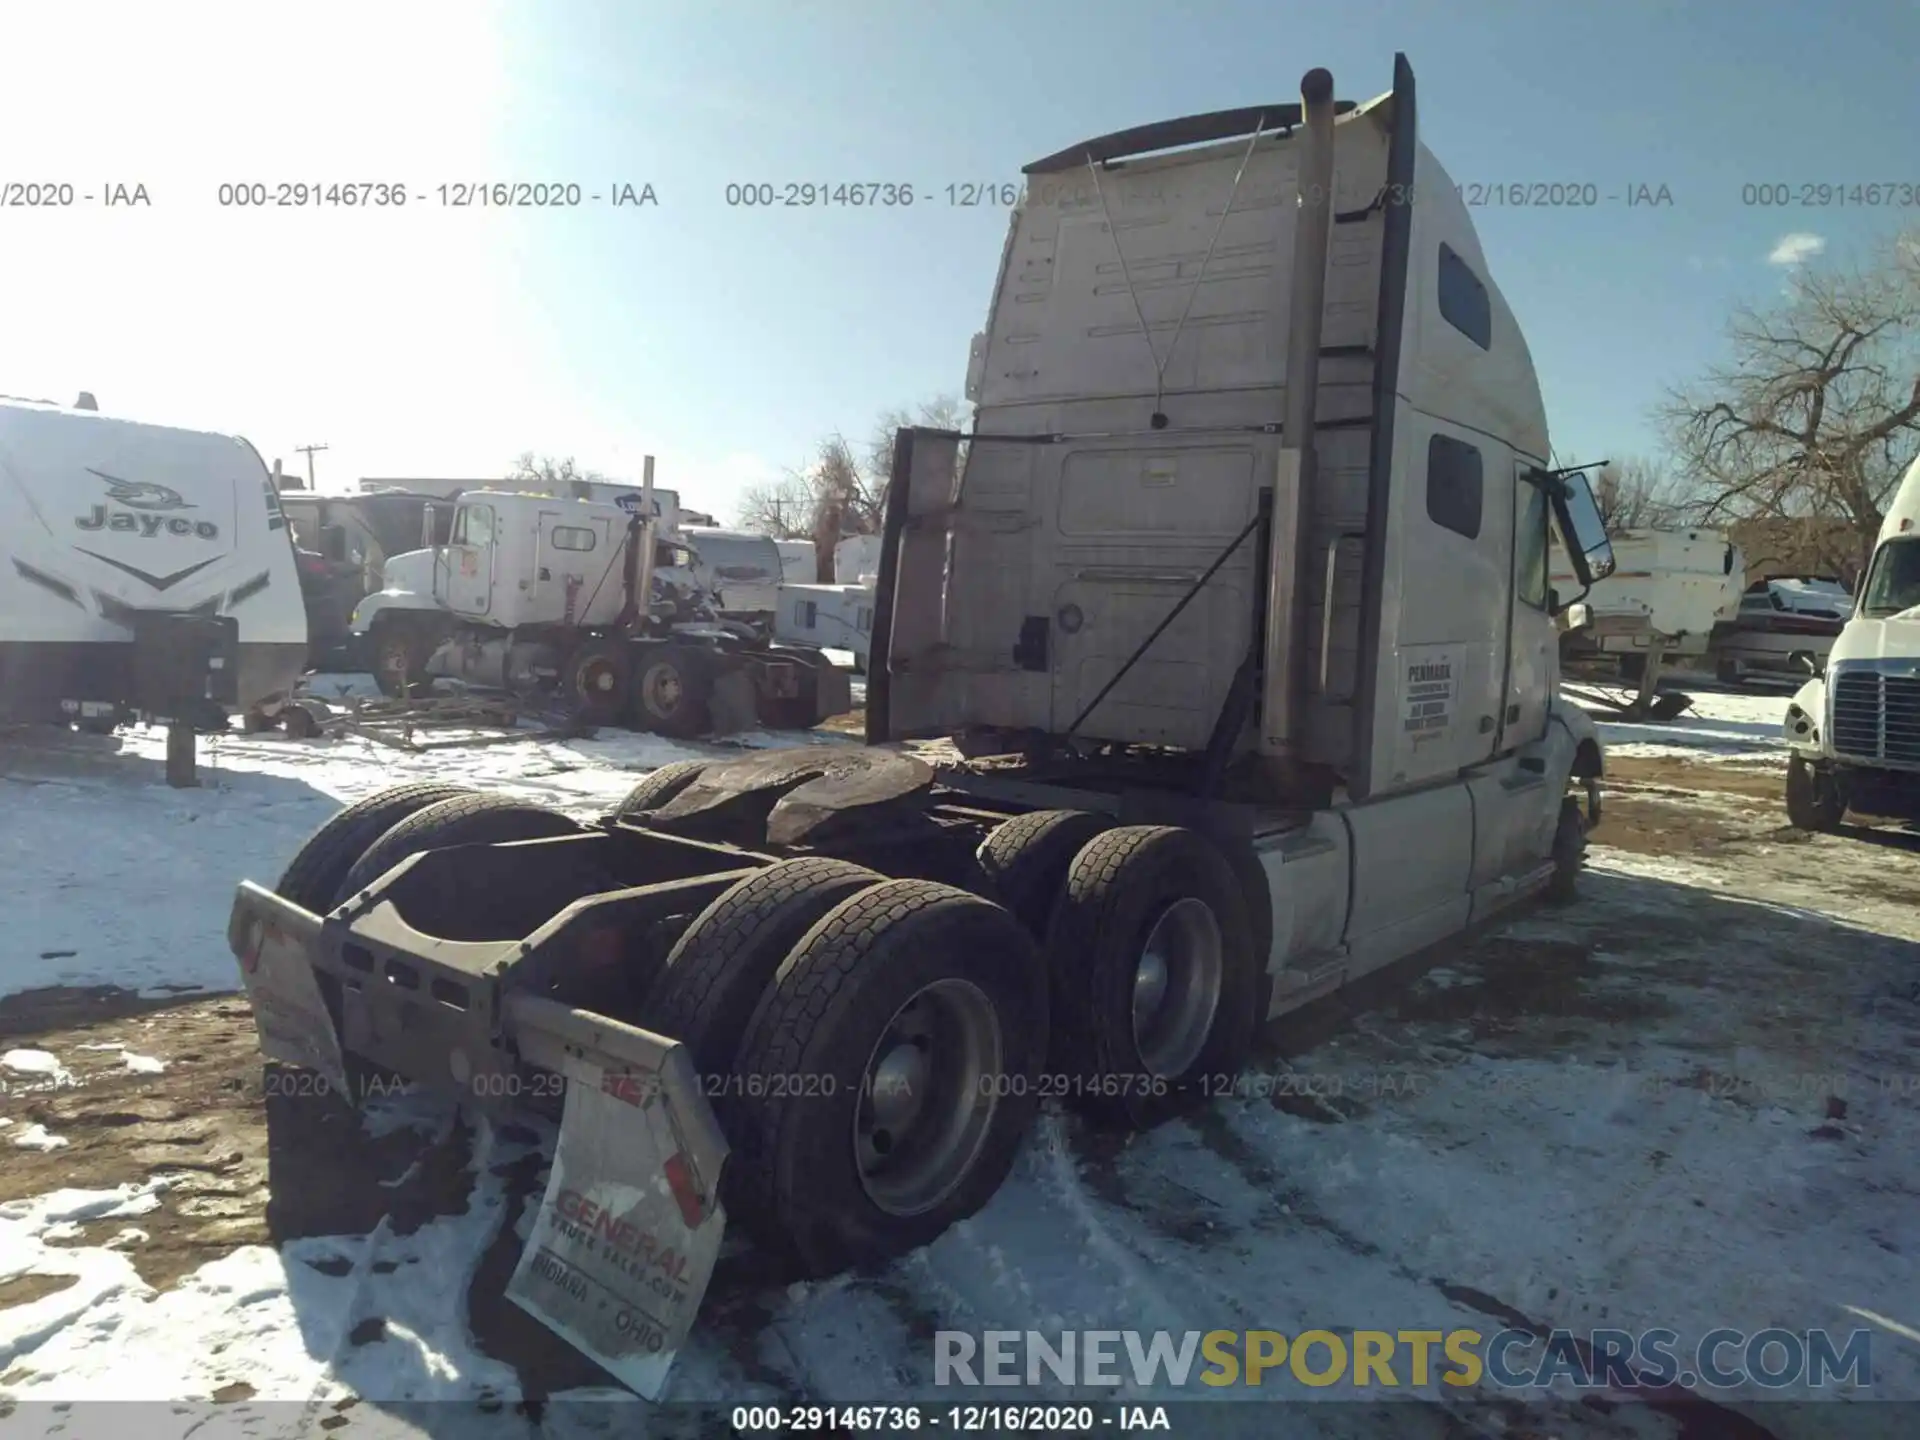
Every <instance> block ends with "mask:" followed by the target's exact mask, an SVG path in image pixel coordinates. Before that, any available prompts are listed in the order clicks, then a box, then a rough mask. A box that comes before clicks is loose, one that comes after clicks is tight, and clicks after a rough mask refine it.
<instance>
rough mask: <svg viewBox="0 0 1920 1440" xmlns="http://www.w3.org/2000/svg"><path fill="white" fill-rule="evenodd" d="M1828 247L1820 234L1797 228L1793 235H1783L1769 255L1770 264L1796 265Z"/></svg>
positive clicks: (1768, 261)
mask: <svg viewBox="0 0 1920 1440" xmlns="http://www.w3.org/2000/svg"><path fill="white" fill-rule="evenodd" d="M1826 248H1827V242H1826V241H1825V240H1824V239H1822V238H1821V237H1820V236H1818V235H1810V234H1808V233H1806V232H1805V231H1801V230H1796V231H1795V232H1794V233H1793V234H1791V235H1782V236H1781V237H1780V239H1779V240H1778V241H1776V242H1775V244H1774V247H1773V249H1772V250H1771V251H1770V252H1769V253H1768V255H1767V263H1768V264H1769V265H1785V266H1789V267H1790V266H1794V265H1799V264H1802V263H1804V262H1805V261H1807V260H1810V259H1812V258H1813V257H1814V256H1815V255H1818V254H1819V253H1820V252H1821V251H1823V250H1825V249H1826Z"/></svg>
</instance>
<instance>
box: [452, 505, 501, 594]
mask: <svg viewBox="0 0 1920 1440" xmlns="http://www.w3.org/2000/svg"><path fill="white" fill-rule="evenodd" d="M498 531H499V518H498V516H497V515H496V514H495V512H494V508H493V506H491V505H488V504H484V503H482V502H480V501H477V500H469V501H466V502H464V503H463V504H462V505H461V506H460V508H459V510H458V511H457V512H456V513H455V514H454V517H453V538H452V543H451V544H449V545H448V546H447V571H446V586H447V608H448V609H449V610H451V611H453V612H454V614H456V615H485V614H487V613H488V612H490V611H491V610H492V609H493V572H494V563H495V558H496V552H497V551H498V549H499V535H498Z"/></svg>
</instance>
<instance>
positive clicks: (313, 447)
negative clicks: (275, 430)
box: [293, 445, 327, 490]
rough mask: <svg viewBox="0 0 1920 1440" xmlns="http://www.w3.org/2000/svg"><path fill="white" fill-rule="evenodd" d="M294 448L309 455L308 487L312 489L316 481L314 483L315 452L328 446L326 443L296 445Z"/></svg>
mask: <svg viewBox="0 0 1920 1440" xmlns="http://www.w3.org/2000/svg"><path fill="white" fill-rule="evenodd" d="M293 448H294V450H295V451H296V452H298V453H299V454H301V455H304V456H306V457H307V489H309V490H312V489H313V488H314V483H313V456H314V452H315V451H317V450H324V449H326V448H327V447H326V446H324V445H296V446H294V447H293Z"/></svg>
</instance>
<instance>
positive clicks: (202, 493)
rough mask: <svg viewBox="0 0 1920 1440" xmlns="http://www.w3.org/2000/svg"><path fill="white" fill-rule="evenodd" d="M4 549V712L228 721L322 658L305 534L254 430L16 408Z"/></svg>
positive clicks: (263, 706) (263, 705) (288, 693)
mask: <svg viewBox="0 0 1920 1440" xmlns="http://www.w3.org/2000/svg"><path fill="white" fill-rule="evenodd" d="M0 545H4V547H5V549H6V552H7V564H6V566H5V568H4V569H0V720H5V721H10V722H20V721H75V722H78V723H80V724H81V725H82V726H83V727H85V728H88V729H94V730H110V729H112V728H113V726H114V725H115V724H116V723H118V722H120V721H121V720H124V719H127V718H130V717H132V716H135V715H141V716H145V717H149V718H162V719H168V720H173V721H177V722H179V723H181V724H184V725H192V726H195V727H199V728H219V727H224V725H225V723H226V719H227V717H228V716H229V715H232V714H236V713H248V712H253V713H259V714H272V713H274V712H276V711H278V710H279V709H280V708H281V706H283V705H284V704H285V702H286V701H287V700H288V699H290V698H291V697H292V694H293V689H294V686H295V684H296V682H297V681H298V680H299V678H300V676H301V674H302V672H303V671H304V670H305V668H306V656H307V618H306V608H305V605H304V603H303V601H302V599H301V592H300V578H299V572H298V570H297V568H296V565H295V559H294V549H293V542H292V540H291V539H290V537H289V532H288V528H287V522H286V519H285V517H284V516H283V515H282V514H281V512H280V503H279V497H278V495H277V494H276V492H275V490H274V486H273V480H272V478H271V476H270V475H269V473H268V471H267V467H266V465H265V464H264V463H262V461H261V459H260V456H259V454H258V453H257V452H256V451H255V450H254V448H253V446H251V445H249V444H248V443H247V442H246V441H245V440H242V439H239V438H237V437H234V436H231V435H212V434H206V433H203V432H201V431H197V430H181V429H176V428H174V427H172V426H167V425H149V424H142V423H137V422H135V421H131V420H122V419H118V418H115V417H112V416H107V415H102V414H99V413H98V412H97V411H95V410H92V409H84V410H82V409H72V410H69V409H63V408H61V407H59V406H55V405H43V404H30V403H11V402H5V403H0Z"/></svg>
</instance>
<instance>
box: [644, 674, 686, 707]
mask: <svg viewBox="0 0 1920 1440" xmlns="http://www.w3.org/2000/svg"><path fill="white" fill-rule="evenodd" d="M683 693H684V691H683V689H682V687H681V684H680V675H679V672H678V671H676V670H675V669H674V668H673V667H672V666H671V665H656V666H654V667H653V668H652V669H651V670H649V671H647V679H646V699H647V708H648V709H649V710H652V711H653V712H654V713H655V714H658V715H671V714H672V713H673V712H674V711H675V710H677V709H678V708H679V707H680V697H681V695H682V694H683Z"/></svg>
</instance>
